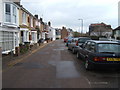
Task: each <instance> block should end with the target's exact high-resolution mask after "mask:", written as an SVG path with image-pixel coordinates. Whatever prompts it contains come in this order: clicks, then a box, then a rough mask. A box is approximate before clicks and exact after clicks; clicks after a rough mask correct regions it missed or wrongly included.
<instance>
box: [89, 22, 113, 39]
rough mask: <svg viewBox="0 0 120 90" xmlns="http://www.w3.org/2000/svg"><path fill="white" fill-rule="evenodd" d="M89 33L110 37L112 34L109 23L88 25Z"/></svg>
mask: <svg viewBox="0 0 120 90" xmlns="http://www.w3.org/2000/svg"><path fill="white" fill-rule="evenodd" d="M89 35H90V36H98V37H110V36H112V28H111V25H106V24H105V23H96V24H91V25H90V26H89Z"/></svg>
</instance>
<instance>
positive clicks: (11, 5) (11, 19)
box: [4, 2, 18, 25]
mask: <svg viewBox="0 0 120 90" xmlns="http://www.w3.org/2000/svg"><path fill="white" fill-rule="evenodd" d="M7 4H8V5H10V21H7V20H6V19H7V17H6V15H7V14H6V5H7ZM13 8H15V10H16V12H15V13H14V15H15V16H16V21H15V22H14V16H13V11H14V10H13ZM17 17H18V14H17V6H16V5H14V4H13V3H8V2H5V3H4V23H5V24H14V25H17V23H18V20H17Z"/></svg>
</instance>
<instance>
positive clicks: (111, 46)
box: [98, 43, 120, 53]
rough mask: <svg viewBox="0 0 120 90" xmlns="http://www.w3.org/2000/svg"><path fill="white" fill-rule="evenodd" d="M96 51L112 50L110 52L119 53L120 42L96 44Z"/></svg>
mask: <svg viewBox="0 0 120 90" xmlns="http://www.w3.org/2000/svg"><path fill="white" fill-rule="evenodd" d="M98 52H102V53H104V52H106V53H107V52H108V53H110V52H112V53H120V44H112V43H108V44H98Z"/></svg>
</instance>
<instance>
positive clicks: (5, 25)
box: [0, 0, 19, 54]
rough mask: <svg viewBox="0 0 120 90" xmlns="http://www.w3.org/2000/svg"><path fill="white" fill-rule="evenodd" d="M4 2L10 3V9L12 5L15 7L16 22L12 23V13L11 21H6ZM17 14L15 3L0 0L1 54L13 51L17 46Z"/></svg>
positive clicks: (8, 0)
mask: <svg viewBox="0 0 120 90" xmlns="http://www.w3.org/2000/svg"><path fill="white" fill-rule="evenodd" d="M2 1H3V2H2ZM5 3H8V4H10V6H11V9H10V10H12V8H13V6H14V7H15V8H16V20H17V21H16V23H13V18H12V17H13V16H12V15H11V20H12V21H11V22H6V14H5ZM11 12H12V11H11ZM18 15H19V14H18V6H17V5H16V4H14V3H13V2H12V1H10V0H0V22H1V23H2V25H0V46H1V47H2V53H3V54H8V53H9V52H11V51H13V52H14V53H15V47H19V35H18V33H19V29H18V17H19V16H18ZM14 20H15V19H14Z"/></svg>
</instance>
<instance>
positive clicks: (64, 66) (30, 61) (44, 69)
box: [2, 40, 120, 88]
mask: <svg viewBox="0 0 120 90" xmlns="http://www.w3.org/2000/svg"><path fill="white" fill-rule="evenodd" d="M8 67H9V68H7V69H6V70H4V71H3V73H2V74H3V77H2V85H3V88H118V87H119V86H120V71H117V70H114V69H113V70H111V69H110V70H94V71H86V70H85V68H84V62H83V61H82V60H78V59H77V58H76V55H73V54H72V53H71V51H68V50H67V47H66V46H65V44H64V43H63V41H62V40H56V41H54V42H51V43H49V44H47V45H45V46H43V47H41V48H39V49H37V50H35V51H33V52H32V53H31V54H29V55H27V56H25V57H22V58H21V59H19V60H16V61H15V62H10V63H9V64H8Z"/></svg>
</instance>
